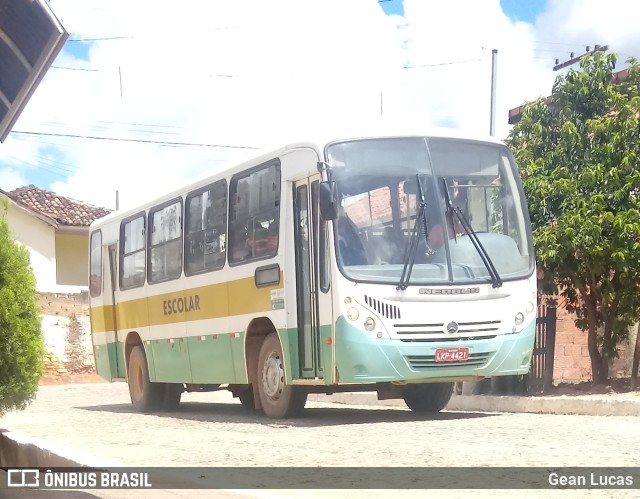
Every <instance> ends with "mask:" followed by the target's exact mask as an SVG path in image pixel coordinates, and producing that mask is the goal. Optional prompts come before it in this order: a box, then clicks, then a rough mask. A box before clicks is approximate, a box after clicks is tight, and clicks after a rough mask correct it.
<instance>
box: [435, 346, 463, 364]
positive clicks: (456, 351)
mask: <svg viewBox="0 0 640 499" xmlns="http://www.w3.org/2000/svg"><path fill="white" fill-rule="evenodd" d="M465 360H469V349H468V348H438V349H436V362H463V361H465Z"/></svg>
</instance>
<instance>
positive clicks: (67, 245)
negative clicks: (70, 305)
mask: <svg viewBox="0 0 640 499" xmlns="http://www.w3.org/2000/svg"><path fill="white" fill-rule="evenodd" d="M55 252H56V284H58V285H70V286H82V287H84V288H86V287H87V286H88V283H87V274H88V268H89V267H88V265H89V263H88V262H89V259H88V258H89V257H88V255H89V238H88V236H86V235H70V234H56V238H55Z"/></svg>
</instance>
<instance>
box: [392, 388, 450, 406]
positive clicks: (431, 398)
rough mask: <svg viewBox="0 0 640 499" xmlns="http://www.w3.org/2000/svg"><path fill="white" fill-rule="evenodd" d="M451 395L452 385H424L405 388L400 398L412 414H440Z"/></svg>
mask: <svg viewBox="0 0 640 499" xmlns="http://www.w3.org/2000/svg"><path fill="white" fill-rule="evenodd" d="M451 395H453V383H424V384H414V385H407V386H405V388H404V390H403V392H402V397H403V398H404V401H405V403H406V404H407V406H408V407H409V409H411V410H412V411H413V412H419V413H427V412H440V411H441V410H442V409H444V408H445V407H446V406H447V404H448V403H449V400H451Z"/></svg>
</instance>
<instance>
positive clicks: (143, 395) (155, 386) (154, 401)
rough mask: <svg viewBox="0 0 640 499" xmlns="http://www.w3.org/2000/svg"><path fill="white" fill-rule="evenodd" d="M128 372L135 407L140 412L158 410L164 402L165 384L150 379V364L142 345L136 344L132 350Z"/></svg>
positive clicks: (132, 401)
mask: <svg viewBox="0 0 640 499" xmlns="http://www.w3.org/2000/svg"><path fill="white" fill-rule="evenodd" d="M127 374H128V381H129V395H130V396H131V403H132V404H133V408H134V409H135V410H136V411H138V412H150V411H155V410H158V409H159V408H160V406H161V404H162V400H163V396H164V386H163V384H162V383H152V382H151V381H150V380H149V366H148V364H147V356H146V355H145V353H144V348H142V345H136V346H134V347H133V350H131V355H130V356H129V368H128V372H127Z"/></svg>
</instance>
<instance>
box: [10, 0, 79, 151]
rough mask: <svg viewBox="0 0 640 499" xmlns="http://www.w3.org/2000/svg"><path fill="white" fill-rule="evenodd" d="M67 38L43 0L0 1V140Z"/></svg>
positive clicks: (18, 114)
mask: <svg viewBox="0 0 640 499" xmlns="http://www.w3.org/2000/svg"><path fill="white" fill-rule="evenodd" d="M68 37H69V34H68V33H67V32H66V31H65V29H64V27H63V26H62V24H60V21H58V19H57V18H56V16H55V15H54V13H53V11H52V10H51V7H50V6H49V3H48V2H47V1H46V0H0V142H4V139H5V138H6V137H7V135H8V134H9V132H10V131H11V127H13V125H14V123H15V122H16V120H17V119H18V117H19V116H20V113H21V112H22V110H23V109H24V107H25V105H26V104H27V102H28V101H29V98H30V97H31V95H32V94H33V92H34V90H35V89H36V87H37V86H38V84H39V83H40V81H41V80H42V77H43V76H44V74H45V73H46V72H47V69H49V66H51V63H52V62H53V60H54V59H55V58H56V56H57V55H58V53H59V52H60V50H61V49H62V46H63V45H64V43H65V41H66V40H67V38H68Z"/></svg>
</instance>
